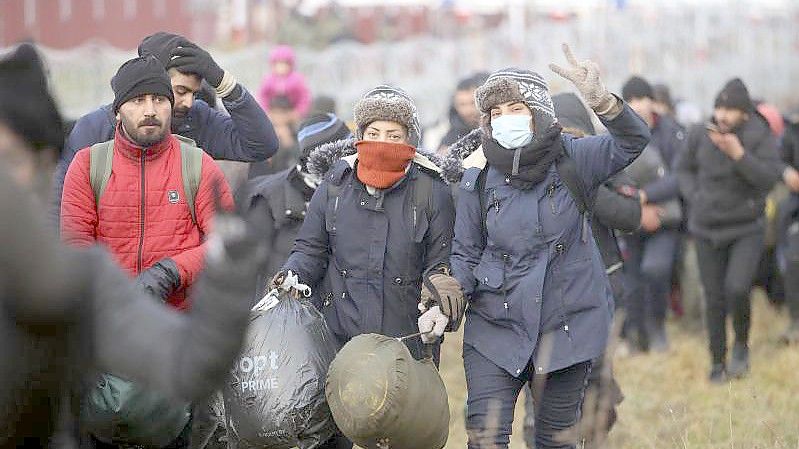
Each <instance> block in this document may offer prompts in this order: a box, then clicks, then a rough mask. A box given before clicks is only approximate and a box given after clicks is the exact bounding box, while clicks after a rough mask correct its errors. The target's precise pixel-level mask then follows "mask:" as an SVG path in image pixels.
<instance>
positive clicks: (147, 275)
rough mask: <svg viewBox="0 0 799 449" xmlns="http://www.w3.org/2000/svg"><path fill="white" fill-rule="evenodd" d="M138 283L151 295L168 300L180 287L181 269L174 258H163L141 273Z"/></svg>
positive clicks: (137, 279)
mask: <svg viewBox="0 0 799 449" xmlns="http://www.w3.org/2000/svg"><path fill="white" fill-rule="evenodd" d="M136 284H137V285H139V286H140V287H141V288H142V289H144V291H146V292H147V293H149V294H150V295H152V296H154V297H156V298H158V299H160V300H161V301H166V300H167V298H169V297H170V296H172V294H173V293H175V291H176V290H177V289H178V288H179V287H180V271H178V266H177V265H176V264H175V261H174V260H172V259H162V260H161V261H159V262H157V263H156V264H155V265H153V266H151V267H150V268H148V269H146V270H144V271H142V272H141V273H139V276H138V277H137V278H136Z"/></svg>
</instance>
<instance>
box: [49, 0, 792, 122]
mask: <svg viewBox="0 0 799 449" xmlns="http://www.w3.org/2000/svg"><path fill="white" fill-rule="evenodd" d="M736 4H738V3H735V2H733V3H732V4H731V6H727V7H721V8H720V7H712V8H711V7H704V8H702V7H696V8H694V7H692V8H687V7H682V8H665V7H660V8H655V7H651V8H630V9H628V10H622V11H618V10H615V9H614V8H612V7H609V6H605V7H596V6H593V7H591V8H586V9H585V10H581V11H578V13H577V15H576V17H574V18H573V19H571V20H567V21H553V20H550V19H549V18H547V17H542V16H541V17H539V16H536V17H535V18H532V19H529V18H528V20H527V22H526V23H525V24H524V28H523V31H522V33H521V35H520V34H519V33H518V32H514V31H513V30H511V29H509V27H500V28H499V29H498V30H495V31H493V32H491V33H485V32H482V33H481V32H475V34H474V35H470V36H466V37H460V38H435V37H425V38H418V39H413V40H407V41H401V42H380V43H376V44H371V45H363V44H359V43H353V42H341V43H337V44H335V45H333V46H330V47H327V48H325V49H324V50H321V51H319V50H311V49H305V48H298V49H297V56H298V70H299V71H300V72H301V73H303V74H304V75H305V76H306V78H307V80H308V83H309V85H310V87H311V89H312V91H313V93H314V94H315V95H320V94H323V95H329V96H331V97H333V98H335V99H336V100H337V103H338V109H339V113H340V114H341V115H342V116H344V117H348V116H350V115H351V111H352V105H353V103H354V102H355V100H356V99H357V98H358V97H359V96H360V95H361V94H362V93H363V92H365V91H366V90H367V89H369V88H371V87H373V86H374V85H376V84H379V83H383V82H388V83H392V84H396V85H399V86H401V87H403V88H404V89H406V90H407V91H408V92H409V93H410V94H411V95H412V96H413V97H414V98H415V99H416V102H417V104H418V107H419V110H420V118H421V120H422V122H423V124H424V125H425V126H430V125H432V124H434V123H436V122H438V121H440V120H442V119H444V118H445V117H446V111H447V108H448V105H449V101H450V96H451V94H452V91H453V89H454V86H455V84H456V83H457V81H458V79H460V78H462V77H464V76H466V75H469V74H471V73H473V72H476V71H481V70H488V71H490V70H493V69H497V68H500V67H504V66H509V65H515V66H521V67H526V68H532V69H533V70H536V71H539V72H540V73H542V74H543V75H544V76H545V77H546V78H548V79H549V80H550V84H551V88H552V90H553V91H562V90H571V89H572V87H571V86H570V85H569V84H568V83H566V82H565V81H564V80H561V79H559V78H558V77H557V76H556V75H554V74H553V73H551V72H550V71H549V69H548V64H549V63H550V62H553V61H554V62H558V63H565V61H564V58H563V55H562V53H561V50H560V44H561V42H568V43H570V44H571V46H572V49H573V51H574V52H575V54H576V55H577V56H578V58H590V59H593V60H595V61H597V62H598V63H599V64H600V67H601V68H602V72H603V78H604V80H605V82H606V84H607V86H608V88H609V89H611V90H613V91H615V92H618V91H620V89H621V85H622V83H623V82H624V81H625V80H626V79H627V78H628V77H629V76H631V75H633V74H639V75H642V76H644V77H646V78H647V79H649V80H650V82H664V83H666V84H667V85H669V86H670V87H671V89H672V95H673V96H674V98H682V99H687V100H690V101H691V102H693V103H695V104H696V105H697V106H698V107H699V108H700V109H701V111H702V112H703V113H709V112H710V110H711V108H712V104H713V98H714V97H715V95H716V93H717V92H718V91H719V89H720V88H721V87H722V86H723V84H724V83H725V82H726V81H727V80H728V79H730V78H732V77H735V76H739V77H741V78H742V79H743V80H744V81H745V82H746V83H747V85H748V86H749V88H750V91H751V93H752V95H753V96H754V97H755V98H762V99H764V100H767V101H769V102H771V103H773V104H776V105H777V106H779V107H781V108H783V110H790V109H792V108H795V107H797V106H798V105H799V89H797V87H796V82H797V80H799V32H798V31H797V30H799V5H789V6H785V7H782V8H780V9H779V10H768V9H764V10H763V11H761V12H760V13H758V14H754V15H753V14H752V9H751V8H744V7H743V6H740V7H736V6H735V5H736ZM478 33H479V34H478ZM270 48H271V45H269V44H266V43H263V44H256V45H251V46H249V47H246V48H241V49H236V50H231V51H223V50H221V49H211V52H212V54H213V55H214V57H215V58H216V60H217V61H218V62H219V64H220V65H221V66H222V67H224V68H226V69H228V70H230V71H231V72H232V73H233V74H234V75H235V76H236V77H237V78H238V80H239V81H240V82H242V83H243V84H244V85H245V86H246V87H247V88H248V89H249V90H250V91H251V92H253V93H255V92H257V90H258V88H259V86H260V83H261V80H262V78H263V76H264V74H265V73H266V72H267V70H268V69H269V67H268V63H267V55H268V51H269V49H270ZM44 53H45V57H46V59H47V61H48V65H49V69H50V72H51V78H52V85H53V89H54V92H55V94H56V96H57V97H58V99H59V101H60V104H61V107H62V109H63V112H64V114H65V115H67V116H68V117H70V118H77V117H79V116H80V115H82V114H84V113H86V112H88V111H90V110H92V109H94V108H96V107H97V106H98V105H101V104H105V103H108V102H110V101H111V99H112V92H111V88H110V84H109V81H110V79H111V77H112V76H113V74H114V72H115V71H116V69H117V68H118V66H119V65H120V64H121V63H122V62H124V61H125V60H126V59H127V58H130V57H132V56H134V53H133V52H132V51H127V52H126V51H121V50H118V49H115V48H112V47H109V46H106V45H105V44H103V43H100V42H90V43H87V44H85V45H83V46H81V47H77V48H74V49H70V50H55V49H47V48H46V49H44Z"/></svg>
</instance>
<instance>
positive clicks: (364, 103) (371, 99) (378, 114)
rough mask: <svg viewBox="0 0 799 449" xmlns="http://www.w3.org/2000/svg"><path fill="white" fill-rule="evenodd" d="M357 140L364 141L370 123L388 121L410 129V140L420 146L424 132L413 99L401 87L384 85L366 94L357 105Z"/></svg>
mask: <svg viewBox="0 0 799 449" xmlns="http://www.w3.org/2000/svg"><path fill="white" fill-rule="evenodd" d="M354 115H355V126H356V130H355V133H356V136H355V137H356V138H358V139H359V140H360V139H363V132H364V130H365V129H366V127H367V126H369V124H370V123H373V122H375V121H377V120H388V121H392V122H397V123H400V124H402V125H403V126H405V127H406V128H407V129H408V140H409V143H410V144H411V145H413V146H419V144H420V142H421V137H422V132H421V126H420V125H419V115H418V113H417V111H416V105H415V104H414V103H413V99H411V97H410V96H409V95H408V94H407V93H406V92H405V91H404V90H402V89H400V88H399V87H394V86H389V85H387V84H382V85H380V86H377V87H375V88H374V89H372V90H370V91H369V92H366V94H364V96H363V97H361V99H360V100H358V102H357V103H355V114H354Z"/></svg>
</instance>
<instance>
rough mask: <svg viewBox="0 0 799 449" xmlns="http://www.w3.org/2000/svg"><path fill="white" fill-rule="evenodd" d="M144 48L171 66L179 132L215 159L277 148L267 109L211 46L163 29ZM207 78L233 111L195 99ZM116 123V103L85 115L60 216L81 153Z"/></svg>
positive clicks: (248, 158)
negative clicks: (224, 65) (208, 48)
mask: <svg viewBox="0 0 799 449" xmlns="http://www.w3.org/2000/svg"><path fill="white" fill-rule="evenodd" d="M138 52H139V56H154V57H155V58H156V59H157V60H158V61H160V62H161V64H162V65H163V66H164V67H165V68H166V69H167V73H168V74H169V78H170V83H171V86H172V96H173V98H174V99H175V106H174V108H173V109H172V118H171V124H172V125H171V126H172V132H173V133H174V134H178V135H180V136H183V137H187V138H189V139H192V140H194V142H195V144H196V145H197V146H198V147H200V148H202V149H203V150H204V151H206V152H208V154H209V155H210V156H211V157H212V158H214V159H224V160H231V161H240V162H257V161H264V160H266V159H268V158H270V157H271V156H272V155H274V154H275V152H277V149H278V139H277V135H276V134H275V130H274V128H273V127H272V123H271V122H270V121H269V119H268V118H267V117H266V114H265V113H264V111H263V110H262V109H261V108H260V107H259V106H258V103H257V102H256V101H255V99H254V98H253V97H252V95H250V93H249V92H248V91H247V89H245V88H244V86H242V85H241V84H239V83H238V82H236V79H235V77H234V76H233V74H231V73H230V72H228V71H226V70H224V69H222V68H221V67H219V65H218V64H217V63H216V61H214V59H213V57H212V56H211V55H210V54H209V53H208V52H207V51H205V50H204V49H202V48H200V47H198V46H197V45H195V44H193V43H192V42H190V41H188V40H187V39H186V38H185V37H183V36H180V35H178V34H171V33H165V32H158V33H155V34H152V35H150V36H147V37H145V38H144V39H143V40H142V42H141V44H139V49H138ZM203 81H206V82H207V84H209V85H210V86H211V87H212V88H213V89H214V90H215V94H216V95H217V97H218V98H221V99H222V104H223V105H224V107H225V109H226V110H227V112H228V113H227V114H225V113H223V112H220V111H218V110H216V109H215V106H216V105H215V104H208V103H205V102H204V101H195V96H196V95H197V93H198V92H199V91H200V89H201V85H202V82H203ZM112 83H113V80H112ZM116 125H117V119H116V113H115V112H114V110H113V105H112V104H107V105H105V106H102V107H100V108H99V109H96V110H95V111H93V112H90V113H88V114H86V115H84V116H83V117H81V118H80V119H78V121H77V122H76V123H75V127H74V128H73V130H72V132H71V133H70V134H69V137H68V138H67V142H66V145H65V147H64V152H63V154H62V157H61V161H60V162H59V164H58V168H57V170H56V175H55V176H56V181H55V188H54V194H53V202H54V210H53V215H54V217H58V216H59V214H60V211H61V197H62V194H63V187H64V177H65V175H66V173H67V169H68V168H69V164H70V163H71V162H72V159H73V158H74V157H75V154H76V153H77V152H78V151H80V150H81V149H83V148H85V147H88V146H91V145H94V144H96V143H100V142H105V141H108V140H111V139H113V138H114V133H115V131H116ZM56 222H58V220H56Z"/></svg>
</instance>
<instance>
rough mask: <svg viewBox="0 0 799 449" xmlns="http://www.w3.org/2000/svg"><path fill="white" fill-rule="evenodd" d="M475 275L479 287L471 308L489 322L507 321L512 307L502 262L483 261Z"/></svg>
mask: <svg viewBox="0 0 799 449" xmlns="http://www.w3.org/2000/svg"><path fill="white" fill-rule="evenodd" d="M473 274H474V277H475V278H477V287H476V288H475V291H474V294H473V295H472V300H471V302H470V303H469V308H470V309H472V311H473V312H474V313H477V314H479V315H482V316H483V317H485V318H487V319H489V320H497V321H499V320H507V319H508V317H509V309H510V306H509V303H508V301H509V298H508V294H507V285H506V284H505V270H504V269H503V266H502V262H493V261H481V262H480V264H478V265H477V266H476V267H475V268H474V270H473Z"/></svg>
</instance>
